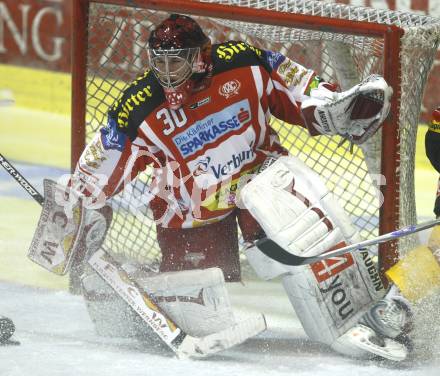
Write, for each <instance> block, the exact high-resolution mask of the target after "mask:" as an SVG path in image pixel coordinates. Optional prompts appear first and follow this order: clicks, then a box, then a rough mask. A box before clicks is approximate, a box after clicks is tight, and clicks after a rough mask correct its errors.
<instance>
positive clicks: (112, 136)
mask: <svg viewBox="0 0 440 376" xmlns="http://www.w3.org/2000/svg"><path fill="white" fill-rule="evenodd" d="M126 141H127V135H126V134H124V133H122V132H120V131H118V129H117V127H116V122H115V121H114V120H113V119H112V118H109V119H108V123H107V126H106V127H104V128H101V142H102V146H103V147H104V149H105V150H109V149H114V150H119V151H122V150H123V149H124V145H125V142H126Z"/></svg>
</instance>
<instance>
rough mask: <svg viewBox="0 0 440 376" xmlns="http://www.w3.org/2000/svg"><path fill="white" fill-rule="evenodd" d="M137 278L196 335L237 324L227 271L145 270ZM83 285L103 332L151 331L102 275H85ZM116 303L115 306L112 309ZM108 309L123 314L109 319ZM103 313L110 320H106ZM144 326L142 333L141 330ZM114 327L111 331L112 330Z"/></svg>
mask: <svg viewBox="0 0 440 376" xmlns="http://www.w3.org/2000/svg"><path fill="white" fill-rule="evenodd" d="M133 278H134V279H135V280H136V281H137V282H138V283H139V284H140V285H141V286H142V287H143V288H144V289H145V290H146V291H148V292H149V293H150V294H151V295H152V296H153V297H154V299H155V301H156V302H157V304H158V305H159V307H160V308H161V309H162V310H163V311H164V313H165V314H167V315H168V316H169V317H170V319H171V320H173V321H174V322H175V323H176V325H177V326H178V327H179V328H181V329H182V330H183V331H185V332H186V333H188V334H190V335H192V336H194V337H202V336H206V335H209V334H211V333H215V332H219V331H220V330H223V329H226V328H229V327H231V326H232V325H233V324H234V323H235V318H234V314H233V312H232V307H231V304H230V301H229V296H228V293H227V290H226V286H225V281H224V277H223V273H222V271H221V270H220V269H218V268H210V269H204V270H197V269H195V270H188V271H182V272H167V273H159V274H151V273H145V272H141V273H137V275H135V276H133ZM83 288H84V291H85V294H84V296H85V298H86V302H87V305H88V310H89V314H90V316H91V318H92V320H93V321H94V322H95V324H96V325H97V330H98V332H99V333H100V334H105V335H115V334H117V335H121V334H122V335H123V336H127V335H129V336H145V335H148V330H147V331H146V329H144V328H145V327H146V326H145V325H142V323H141V324H140V325H138V320H133V316H131V315H135V316H137V315H136V314H135V313H130V311H131V310H130V309H129V307H128V305H127V304H126V303H125V302H124V301H123V300H122V299H121V298H120V297H119V296H118V295H117V294H116V293H114V291H113V289H112V288H111V287H109V286H108V285H106V284H105V283H104V282H102V281H101V280H100V277H99V276H97V275H96V274H92V275H91V276H87V277H84V278H83ZM94 296H95V297H99V296H101V297H106V298H105V299H99V300H98V299H93V297H94ZM112 304H114V308H113V309H110V306H111V305H112ZM127 308H128V310H127ZM108 312H112V315H113V314H114V313H115V312H119V313H118V314H117V316H114V317H113V318H110V320H111V322H109V320H108V319H109V315H108ZM120 312H123V314H122V315H121V314H120ZM127 312H128V314H127ZM103 315H105V316H106V320H102V317H103ZM121 325H122V327H121ZM140 326H141V327H142V328H143V329H142V332H139V328H140ZM110 328H111V329H112V330H111V331H109V330H108V329H110ZM114 328H117V330H116V331H115V330H114ZM124 333H127V334H125V335H124Z"/></svg>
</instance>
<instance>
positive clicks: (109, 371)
mask: <svg viewBox="0 0 440 376" xmlns="http://www.w3.org/2000/svg"><path fill="white" fill-rule="evenodd" d="M228 289H229V291H230V294H231V298H232V302H233V305H234V308H235V309H237V310H238V311H239V312H240V313H241V314H246V313H249V312H258V311H261V312H264V313H265V314H266V316H267V319H268V326H269V329H268V330H267V331H266V332H265V333H262V334H260V335H259V336H258V337H256V338H252V339H250V340H248V341H247V342H245V343H244V344H242V345H240V346H237V347H235V348H233V349H230V350H228V351H225V352H223V353H221V354H218V355H216V356H213V357H211V358H209V359H204V360H198V361H196V360H177V359H175V358H174V356H173V354H172V353H171V352H169V351H166V350H163V349H162V350H159V349H157V348H152V347H151V345H148V344H147V343H143V342H138V341H136V340H129V339H120V338H104V337H99V336H98V335H97V334H95V332H94V327H93V323H92V322H91V321H90V319H89V316H88V314H87V310H86V307H85V304H84V302H83V299H82V297H79V296H73V295H70V294H69V293H68V292H65V291H53V290H45V289H37V288H33V287H28V286H21V285H17V284H11V283H6V282H0V313H1V314H3V315H5V316H8V317H10V318H12V319H13V320H14V322H15V325H16V333H15V335H14V337H13V338H14V339H16V340H19V341H20V342H21V345H20V346H3V347H0V375H1V376H27V375H29V376H52V375H60V376H61V375H62V376H70V375H72V376H73V375H75V376H77V375H87V376H95V375H96V376H98V375H99V376H104V375H105V376H107V375H108V376H119V375H124V376H134V375H143V376H150V375H155V376H156V375H157V376H176V375H178V374H179V375H191V376H199V375H200V376H202V375H203V376H206V375H209V376H217V375H218V376H220V375H221V376H235V375H249V376H259V375H261V376H263V375H264V376H279V375H313V376H324V375H325V376H328V375H344V376H355V375H356V376H357V375H359V376H364V375H365V376H367V375H372V376H373V375H374V376H379V375H381V376H382V375H384V376H394V375H396V376H397V375H420V376H422V375H423V376H425V375H426V376H431V375H432V376H434V375H439V374H440V361H439V359H438V358H437V359H432V358H429V357H428V358H427V359H425V360H421V359H419V360H417V361H412V362H406V363H403V364H398V365H395V364H392V363H387V362H375V361H359V360H353V359H349V358H346V357H343V356H340V355H338V354H336V353H334V352H333V351H331V350H329V349H328V348H326V347H325V346H323V345H320V344H317V343H314V342H312V341H310V340H308V339H307V338H306V336H305V334H304V332H303V330H302V328H301V325H300V324H299V322H298V320H297V318H296V317H295V316H294V314H293V313H292V312H293V311H292V308H291V307H290V304H289V302H288V300H287V298H286V297H285V295H284V293H283V291H282V288H281V287H280V285H279V284H278V283H276V282H256V281H253V282H249V283H247V284H246V286H243V285H240V284H230V285H229V286H228Z"/></svg>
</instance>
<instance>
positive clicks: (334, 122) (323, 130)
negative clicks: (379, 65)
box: [301, 75, 393, 144]
mask: <svg viewBox="0 0 440 376" xmlns="http://www.w3.org/2000/svg"><path fill="white" fill-rule="evenodd" d="M392 93H393V90H392V89H391V87H390V86H388V84H387V83H386V82H385V80H384V79H383V78H382V77H381V76H378V75H371V76H368V77H367V78H366V79H365V80H364V81H362V82H361V83H360V84H358V85H356V86H354V87H352V88H351V89H349V90H347V91H343V92H342V93H337V92H333V91H331V90H329V89H327V88H326V87H325V85H322V84H320V85H319V86H318V88H316V89H313V90H312V91H311V93H310V98H308V99H306V100H304V101H303V102H302V104H301V112H302V116H303V119H304V122H305V125H306V126H307V128H308V130H309V132H310V134H311V135H312V136H315V135H319V134H325V135H340V136H342V137H344V138H345V139H348V140H349V141H351V142H352V143H354V144H362V143H363V142H365V141H366V140H367V139H368V138H370V137H371V136H372V135H373V134H374V133H375V132H376V131H377V130H378V129H379V127H380V126H381V124H382V123H383V121H384V120H385V119H386V117H387V116H388V113H389V111H390V99H391V95H392Z"/></svg>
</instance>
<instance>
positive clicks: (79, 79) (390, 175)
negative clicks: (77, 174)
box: [71, 0, 440, 270]
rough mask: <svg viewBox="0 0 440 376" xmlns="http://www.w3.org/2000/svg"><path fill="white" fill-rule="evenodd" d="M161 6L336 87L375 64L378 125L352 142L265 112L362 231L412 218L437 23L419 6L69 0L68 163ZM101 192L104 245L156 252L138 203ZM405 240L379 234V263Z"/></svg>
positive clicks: (216, 37)
mask: <svg viewBox="0 0 440 376" xmlns="http://www.w3.org/2000/svg"><path fill="white" fill-rule="evenodd" d="M168 13H184V14H187V15H191V16H193V17H195V18H196V19H197V20H198V21H199V22H200V23H201V24H202V26H203V28H204V30H205V31H206V32H207V34H208V35H209V36H210V38H211V39H212V41H213V42H218V41H225V40H228V39H241V40H245V41H247V42H249V43H251V44H254V45H256V46H257V47H260V48H267V49H273V50H276V51H280V52H282V53H284V54H286V55H288V56H289V57H290V58H292V59H293V60H296V61H299V62H300V63H302V64H303V65H305V66H307V67H310V68H313V69H315V70H316V71H317V72H318V74H320V75H321V76H322V77H323V78H324V79H326V80H330V81H337V82H338V83H339V84H340V85H341V87H342V88H343V89H347V88H348V87H350V86H352V85H354V84H355V83H357V82H358V81H360V80H361V79H363V78H364V77H366V76H367V75H369V74H372V73H378V74H381V75H383V76H384V77H385V79H386V80H387V82H388V83H389V84H390V85H391V86H392V87H393V90H394V95H393V98H392V106H391V113H390V116H389V118H388V119H387V121H386V123H385V125H384V127H383V130H382V131H380V132H378V133H377V135H375V136H374V137H373V138H372V140H369V141H368V142H367V143H365V145H362V146H361V147H355V148H354V150H353V153H352V154H351V153H349V152H348V151H347V150H346V148H345V147H338V143H339V141H340V138H338V137H332V138H330V137H325V136H319V137H314V138H312V137H309V136H308V135H307V132H306V131H305V130H303V129H297V128H300V127H294V126H293V127H292V126H290V125H287V124H284V123H282V122H279V121H276V120H273V122H272V125H273V126H274V127H275V128H276V129H277V130H278V132H279V134H280V137H281V139H282V142H283V144H284V145H285V146H286V147H287V148H288V149H289V150H290V152H291V153H292V154H294V155H298V157H299V158H301V159H302V160H304V161H305V162H306V163H307V164H308V165H309V166H310V167H312V168H313V169H314V170H315V171H317V172H318V173H320V174H321V176H323V178H324V179H325V180H326V182H327V185H328V186H329V188H330V189H331V190H332V191H333V192H334V193H335V195H336V196H337V197H338V199H340V201H341V204H342V205H343V206H344V208H345V210H346V211H347V212H348V214H349V215H350V216H351V218H352V219H353V221H354V223H355V225H357V226H358V227H359V229H360V231H361V235H362V236H363V237H369V236H372V235H377V234H378V233H380V234H382V233H386V232H389V231H393V230H395V229H396V228H398V227H401V226H404V225H407V224H411V223H415V222H416V209H415V198H414V173H413V170H414V152H415V138H416V132H417V125H418V119H419V113H420V106H421V100H422V96H423V89H424V86H425V82H426V77H427V74H428V72H429V70H430V68H431V65H432V62H433V59H434V56H435V53H436V50H437V46H438V41H439V35H440V26H439V22H438V21H437V19H435V18H431V17H427V16H423V15H415V14H409V13H402V12H393V11H384V10H376V9H370V8H362V7H352V6H347V5H343V4H333V3H328V2H323V1H308V0H285V1H283V0H278V1H267V0H229V1H228V0H223V1H221V0H220V1H208V0H206V1H183V0H174V1H173V0H160V1H148V0H126V1H123V0H105V1H104V0H95V1H89V0H76V1H74V2H73V27H72V30H73V43H72V45H73V50H72V159H71V161H72V168H73V166H74V165H75V163H76V161H77V160H78V158H79V156H80V154H81V152H82V150H83V148H84V146H85V142H86V141H87V139H88V138H89V137H90V136H91V135H92V134H93V133H94V132H95V131H96V130H97V129H98V128H99V127H100V126H101V125H103V124H105V122H106V119H105V108H106V106H109V105H111V104H112V102H113V101H114V100H115V99H116V97H117V96H118V94H119V93H120V92H121V91H122V90H123V88H124V87H125V86H126V85H127V84H128V83H129V82H130V81H131V80H133V79H134V78H135V77H136V76H138V75H139V74H140V73H141V72H142V70H143V69H145V66H143V65H144V64H145V62H146V55H145V48H143V47H145V43H146V40H147V39H146V38H147V36H148V33H149V30H151V29H152V28H153V27H154V25H155V24H157V23H158V22H160V20H161V19H163V18H164V17H165V16H166V15H167V14H168ZM143 175H145V176H141V177H140V178H139V179H138V180H137V182H135V183H134V184H133V187H134V188H133V190H132V193H133V192H137V197H136V198H137V199H139V197H141V196H142V193H143V192H145V185H148V179H149V176H148V173H146V174H143ZM380 175H382V176H383V177H384V178H385V181H384V182H382V183H385V184H381V183H379V190H378V189H377V188H378V184H377V180H378V176H380ZM353 185H354V188H353V187H352V186H353ZM381 195H382V196H383V204H382V202H381V201H382V199H381V198H382V197H381ZM135 196H136V195H135ZM111 201H112V206H113V208H114V209H115V211H116V216H115V220H114V223H113V225H112V229H111V231H110V232H109V235H108V236H107V239H106V242H105V244H104V247H105V248H106V250H110V251H112V252H113V253H114V254H115V255H116V256H119V257H121V258H128V259H135V260H137V261H141V262H146V263H155V262H157V260H158V259H159V258H160V252H159V250H158V247H157V243H156V240H155V229H154V224H153V222H152V219H151V213H149V211H148V208H141V209H140V206H141V204H140V203H139V202H137V203H136V204H134V203H133V202H132V201H131V199H130V198H129V197H128V195H121V197H115V198H114V199H112V200H111ZM142 214H144V215H145V219H144V218H142ZM377 229H379V230H377ZM413 244H414V243H413V241H411V239H409V240H408V239H403V240H400V241H399V242H396V243H387V244H384V245H381V247H380V250H379V252H380V262H381V269H382V270H383V269H387V268H388V267H389V266H391V265H392V264H393V263H394V262H395V260H396V257H397V254H398V252H399V251H401V252H404V251H405V250H406V249H408V248H411V247H412V246H413Z"/></svg>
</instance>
